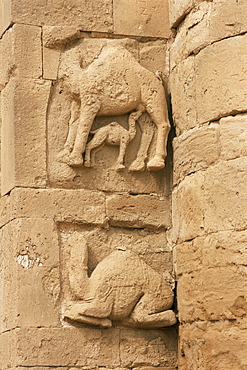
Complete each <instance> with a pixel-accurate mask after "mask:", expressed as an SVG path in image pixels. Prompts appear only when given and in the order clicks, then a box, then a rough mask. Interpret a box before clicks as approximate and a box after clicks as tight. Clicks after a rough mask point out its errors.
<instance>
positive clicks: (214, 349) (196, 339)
mask: <svg viewBox="0 0 247 370" xmlns="http://www.w3.org/2000/svg"><path fill="white" fill-rule="evenodd" d="M246 344H247V334H246V324H244V323H243V324H242V325H241V324H239V323H235V322H229V321H225V322H224V321H222V322H215V323H213V322H212V323H200V322H198V323H193V324H191V325H190V324H187V325H182V326H181V327H180V350H179V353H180V356H179V357H180V358H179V369H180V368H181V369H182V370H185V369H193V368H195V369H217V370H231V369H238V370H245V369H246V366H247V354H246Z"/></svg>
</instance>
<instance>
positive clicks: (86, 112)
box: [70, 104, 100, 167]
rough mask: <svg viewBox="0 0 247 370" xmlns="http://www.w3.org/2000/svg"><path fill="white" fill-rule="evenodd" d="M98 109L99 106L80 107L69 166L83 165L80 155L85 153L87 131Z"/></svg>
mask: <svg viewBox="0 0 247 370" xmlns="http://www.w3.org/2000/svg"><path fill="white" fill-rule="evenodd" d="M99 108H100V104H98V105H96V104H95V105H93V106H88V105H84V106H81V112H80V118H79V124H78V127H77V133H76V138H75V143H74V148H73V150H72V153H71V154H70V166H74V167H78V166H81V165H82V164H83V159H82V153H84V151H85V147H86V143H87V138H88V135H89V131H90V128H91V127H92V124H93V121H94V118H95V116H96V114H97V112H98V110H99Z"/></svg>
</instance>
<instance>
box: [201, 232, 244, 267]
mask: <svg viewBox="0 0 247 370" xmlns="http://www.w3.org/2000/svg"><path fill="white" fill-rule="evenodd" d="M246 243H247V231H246V230H244V231H220V232H217V233H212V234H210V235H208V236H206V237H205V241H204V245H203V248H202V253H203V255H202V264H203V266H205V267H206V268H210V267H213V266H215V267H222V266H228V265H232V266H233V265H235V266H241V265H246V264H247V249H246Z"/></svg>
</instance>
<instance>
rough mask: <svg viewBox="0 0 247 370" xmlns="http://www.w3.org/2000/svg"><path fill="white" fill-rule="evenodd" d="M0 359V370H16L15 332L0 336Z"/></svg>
mask: <svg viewBox="0 0 247 370" xmlns="http://www.w3.org/2000/svg"><path fill="white" fill-rule="evenodd" d="M17 330H18V329H17ZM0 359H1V369H13V370H14V369H16V330H11V331H7V332H6V333H2V334H1V335H0Z"/></svg>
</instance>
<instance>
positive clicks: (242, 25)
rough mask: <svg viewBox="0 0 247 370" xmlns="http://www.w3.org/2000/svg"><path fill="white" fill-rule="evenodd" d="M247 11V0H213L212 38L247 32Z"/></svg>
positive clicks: (216, 38) (217, 38)
mask: <svg viewBox="0 0 247 370" xmlns="http://www.w3.org/2000/svg"><path fill="white" fill-rule="evenodd" d="M246 13H247V3H246V1H235V0H228V1H221V0H216V1H213V7H212V13H211V17H210V18H211V19H210V34H211V40H212V41H215V40H221V39H223V38H226V37H231V36H235V35H239V34H242V33H244V32H246V31H247V20H246Z"/></svg>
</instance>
